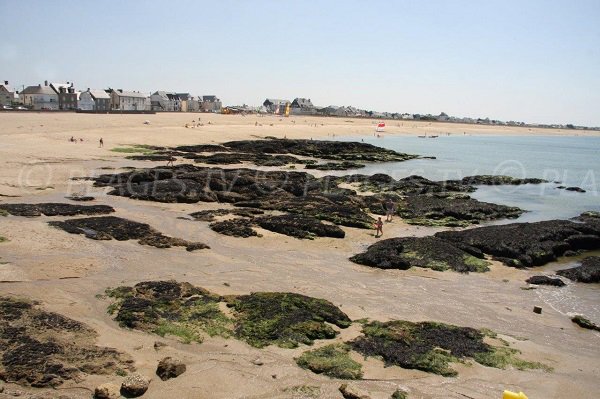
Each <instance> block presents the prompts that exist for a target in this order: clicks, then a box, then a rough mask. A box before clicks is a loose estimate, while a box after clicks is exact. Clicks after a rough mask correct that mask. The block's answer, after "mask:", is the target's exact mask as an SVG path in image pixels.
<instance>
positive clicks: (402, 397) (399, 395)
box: [390, 389, 408, 399]
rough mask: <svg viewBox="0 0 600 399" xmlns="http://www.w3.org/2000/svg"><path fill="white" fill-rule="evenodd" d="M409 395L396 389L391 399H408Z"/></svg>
mask: <svg viewBox="0 0 600 399" xmlns="http://www.w3.org/2000/svg"><path fill="white" fill-rule="evenodd" d="M407 398H408V393H407V392H405V391H401V390H400V389H396V391H395V392H394V393H393V394H392V396H390V399H407Z"/></svg>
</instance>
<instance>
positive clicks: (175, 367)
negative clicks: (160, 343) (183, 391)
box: [156, 357, 186, 381]
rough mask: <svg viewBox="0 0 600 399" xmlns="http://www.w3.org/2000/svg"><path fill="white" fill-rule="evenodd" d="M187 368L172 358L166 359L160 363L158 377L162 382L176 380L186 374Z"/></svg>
mask: <svg viewBox="0 0 600 399" xmlns="http://www.w3.org/2000/svg"><path fill="white" fill-rule="evenodd" d="M185 370H186V366H185V364H183V363H182V362H181V361H180V360H177V359H173V358H171V357H165V358H164V359H163V360H161V361H160V362H159V363H158V367H157V368H156V375H157V376H159V377H160V379H161V380H163V381H166V380H168V379H171V378H175V377H178V376H180V375H181V374H183V373H185Z"/></svg>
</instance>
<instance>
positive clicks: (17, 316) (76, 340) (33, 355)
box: [0, 297, 133, 387]
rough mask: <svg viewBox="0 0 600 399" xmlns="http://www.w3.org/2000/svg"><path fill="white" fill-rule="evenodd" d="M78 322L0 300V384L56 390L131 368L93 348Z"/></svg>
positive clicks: (122, 358) (91, 336)
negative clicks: (64, 384)
mask: <svg viewBox="0 0 600 399" xmlns="http://www.w3.org/2000/svg"><path fill="white" fill-rule="evenodd" d="M95 339H96V333H95V332H94V331H93V330H92V329H90V328H89V327H88V326H86V325H85V324H83V323H80V322H78V321H75V320H72V319H69V318H67V317H64V316H62V315H60V314H58V313H52V312H46V311H44V310H42V309H40V308H39V307H38V306H37V304H35V303H32V302H28V301H24V300H20V299H15V298H11V297H0V379H1V380H4V381H7V382H14V383H17V384H21V385H28V386H33V387H56V386H58V385H61V384H62V383H64V382H65V381H67V380H76V381H77V380H80V379H82V378H85V375H86V374H111V373H114V372H115V371H116V370H117V368H125V369H133V366H132V364H133V361H132V360H131V358H130V357H129V356H127V355H125V354H123V353H120V352H118V351H116V350H115V349H111V348H105V347H98V346H95V345H94V342H95Z"/></svg>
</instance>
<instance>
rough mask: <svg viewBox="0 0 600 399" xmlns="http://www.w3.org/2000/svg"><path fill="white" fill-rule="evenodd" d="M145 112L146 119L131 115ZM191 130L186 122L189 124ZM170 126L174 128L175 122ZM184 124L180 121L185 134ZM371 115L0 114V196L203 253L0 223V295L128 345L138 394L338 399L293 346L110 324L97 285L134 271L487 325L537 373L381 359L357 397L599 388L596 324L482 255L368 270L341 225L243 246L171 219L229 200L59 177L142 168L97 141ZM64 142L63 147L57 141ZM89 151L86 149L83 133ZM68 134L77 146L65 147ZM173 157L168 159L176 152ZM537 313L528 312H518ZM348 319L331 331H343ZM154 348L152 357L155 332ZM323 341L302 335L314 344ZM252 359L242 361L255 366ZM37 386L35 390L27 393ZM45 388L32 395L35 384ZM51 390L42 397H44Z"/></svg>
mask: <svg viewBox="0 0 600 399" xmlns="http://www.w3.org/2000/svg"><path fill="white" fill-rule="evenodd" d="M145 121H149V124H145V123H144V122H145ZM199 123H200V124H202V126H197V124H199ZM186 124H188V126H190V127H186ZM191 126H194V127H191ZM375 126H376V121H374V120H367V119H344V118H321V117H290V118H279V117H273V116H264V117H263V116H239V115H235V116H234V115H219V114H185V113H170V114H166V113H165V114H156V115H89V114H73V113H19V112H2V113H0V166H1V167H0V203H42V202H68V201H67V200H65V199H64V197H65V196H67V195H72V194H86V195H92V196H94V197H95V198H96V200H95V201H94V204H105V205H110V206H112V207H114V208H115V209H116V213H115V215H116V216H119V217H123V218H127V219H131V220H135V221H138V222H143V223H147V224H149V225H150V226H152V227H154V228H156V229H158V230H159V231H160V232H162V233H164V234H166V235H169V236H173V237H179V238H183V239H185V240H189V241H200V242H203V243H206V244H208V245H209V246H210V249H209V250H202V251H195V252H187V251H185V249H183V248H179V247H175V248H169V249H158V248H153V247H148V246H142V245H138V244H137V243H136V242H135V241H123V242H117V241H114V240H113V241H96V240H89V239H86V238H85V237H83V236H81V235H73V234H67V233H65V232H64V231H61V230H58V229H55V228H52V227H50V226H48V224H47V222H48V221H50V220H64V219H66V218H65V217H60V216H59V217H47V216H41V217H36V218H23V217H14V216H8V217H0V236H3V237H6V238H7V241H6V242H2V243H0V295H3V296H4V295H11V296H17V297H24V298H29V299H33V300H37V301H40V303H41V305H42V306H43V308H44V309H46V310H49V311H53V312H57V313H60V314H62V315H64V316H66V317H70V318H73V319H75V320H77V321H81V322H84V323H86V324H87V325H89V326H90V327H91V328H93V329H94V330H95V331H97V333H98V337H97V344H98V345H102V346H108V347H112V348H116V349H117V350H119V351H122V352H126V353H128V354H130V355H131V356H132V357H133V359H134V360H135V367H136V368H137V370H138V372H140V373H141V374H144V375H147V376H149V377H152V378H153V381H152V383H151V384H150V388H149V390H148V392H147V393H146V394H145V395H144V398H165V397H173V393H174V392H177V394H176V396H175V397H177V398H302V397H313V396H307V394H306V393H302V390H301V389H299V388H298V387H301V386H311V387H318V388H317V389H318V392H319V393H318V394H317V396H314V397H321V398H341V395H340V393H339V392H338V387H339V386H340V380H335V379H330V378H328V377H326V376H321V375H316V374H313V373H312V372H310V371H308V370H304V369H301V368H299V367H298V366H297V365H296V363H295V361H294V358H295V357H297V356H299V355H300V354H301V353H302V352H303V351H304V350H306V347H300V348H297V349H282V348H279V347H276V346H269V347H266V348H263V349H256V348H253V347H251V346H249V345H247V344H245V343H243V342H242V341H238V340H235V339H227V340H226V339H223V338H218V337H212V338H210V337H209V338H207V339H206V340H205V341H204V342H203V343H202V344H183V343H181V342H179V341H177V340H176V339H173V338H169V337H166V338H160V337H158V336H156V335H153V334H148V333H143V332H140V331H135V330H127V329H123V328H120V327H119V326H118V325H117V323H116V322H115V321H114V320H113V319H112V318H111V317H110V316H109V315H108V314H107V312H106V307H107V305H108V302H107V300H106V299H103V298H100V297H99V296H100V295H102V294H103V292H104V290H105V289H106V288H107V287H115V286H119V285H134V284H136V283H138V282H140V281H147V280H170V279H173V280H177V281H181V282H183V281H187V282H190V283H192V284H194V285H197V286H200V287H204V288H206V289H208V290H210V291H211V292H215V293H218V294H220V295H229V294H246V293H250V292H256V291H285V292H295V293H300V294H304V295H309V296H313V297H317V298H324V299H327V300H329V301H331V302H332V303H333V304H335V305H336V306H339V307H340V309H341V310H343V311H344V312H345V313H346V314H347V315H348V316H349V317H350V318H351V319H352V320H358V319H363V318H370V319H373V320H382V321H385V320H391V319H402V320H409V321H415V322H417V321H436V322H444V323H450V324H456V325H459V326H468V327H474V328H478V329H479V328H486V329H491V330H493V331H496V332H497V333H498V334H499V336H500V337H501V338H502V339H504V340H506V341H507V342H508V343H509V344H510V346H511V347H513V348H516V349H518V350H520V351H521V352H522V357H523V358H524V359H526V360H529V361H537V362H542V363H544V364H546V365H548V366H550V367H552V368H553V371H551V372H546V371H543V370H524V371H520V370H516V369H507V370H501V369H496V368H490V367H485V366H482V365H480V364H478V363H475V362H473V363H472V364H471V363H469V364H457V365H455V369H456V370H457V371H458V373H459V374H458V377H453V378H448V377H442V376H439V375H434V374H430V373H426V372H422V371H417V370H408V369H401V368H399V367H396V366H393V367H383V362H382V361H380V360H378V359H374V358H369V359H368V360H366V361H364V367H363V368H364V372H365V373H364V379H363V380H359V381H355V382H353V383H352V384H355V385H356V386H359V387H361V388H363V389H365V390H367V391H369V392H370V395H371V397H372V398H389V397H390V394H391V393H392V392H394V390H395V389H397V388H401V389H405V390H407V391H409V392H410V394H409V398H411V399H413V398H414V399H417V398H423V399H426V398H427V399H429V398H456V399H458V398H471V399H484V398H485V399H487V398H500V397H501V394H502V391H503V390H505V389H509V390H513V391H517V392H518V391H523V392H525V393H526V394H527V395H528V397H529V398H531V399H535V398H562V397H573V398H593V397H595V396H596V395H597V393H598V392H599V391H600V385H599V383H598V381H600V333H598V332H592V331H590V330H584V329H581V328H579V327H578V326H576V325H575V324H573V323H572V322H571V321H570V319H569V317H567V316H568V315H565V314H561V313H559V312H558V311H556V310H554V309H552V308H550V307H548V306H544V304H543V303H541V301H540V299H539V295H538V292H536V290H523V289H522V288H523V287H525V286H526V284H525V282H524V280H525V279H527V278H528V277H530V276H533V275H535V274H536V272H535V270H521V269H513V268H508V267H505V266H503V265H501V264H500V263H499V262H493V265H492V268H491V271H490V272H488V273H483V274H478V273H471V274H468V275H463V274H459V273H455V272H452V271H446V272H437V271H433V270H429V269H418V268H412V269H410V270H407V271H400V270H378V269H373V268H368V267H364V266H360V265H358V264H355V263H352V262H350V261H349V260H348V257H349V256H351V255H353V254H356V253H358V252H361V251H363V250H365V248H366V247H367V246H369V245H371V244H373V243H374V242H375V241H376V239H375V238H374V236H373V232H372V231H367V230H361V229H356V228H347V227H344V231H345V233H346V237H345V238H344V239H334V238H319V239H316V240H314V241H307V240H298V239H295V238H292V237H287V236H283V235H279V234H276V233H272V232H269V231H266V230H264V231H263V230H261V233H262V234H263V237H260V238H259V237H250V238H245V239H240V238H234V237H226V236H223V235H219V234H217V233H215V232H214V231H212V230H210V229H209V228H208V224H207V223H202V222H198V221H192V220H183V219H181V218H184V217H187V215H188V214H190V213H191V212H196V211H199V210H205V209H215V208H217V207H230V205H225V206H222V205H217V204H214V203H202V202H200V203H195V204H184V203H157V202H149V201H136V200H131V199H128V198H124V197H117V196H108V195H106V192H107V189H105V188H98V187H93V186H92V182H90V181H86V180H81V179H79V180H78V179H73V178H78V177H86V176H95V175H98V174H101V173H113V172H117V171H121V170H122V169H121V168H123V167H127V166H131V167H152V166H156V165H158V163H153V162H148V161H132V160H128V159H125V158H124V155H127V154H121V153H118V152H112V151H110V150H111V149H112V148H115V147H121V146H124V145H135V144H144V145H155V146H176V145H184V144H217V143H221V142H225V141H228V140H239V139H253V138H263V137H265V136H273V137H277V138H284V137H286V138H304V139H310V138H312V139H333V138H337V137H355V138H356V140H357V141H360V139H361V138H364V137H372V136H373V133H374V131H375ZM423 134H428V135H446V134H451V135H540V136H554V135H565V136H566V135H590V136H598V132H590V131H572V130H560V129H532V128H516V127H501V126H480V125H462V124H453V123H430V122H414V121H386V129H385V132H384V133H382V137H381V140H382V141H384V140H385V138H386V136H390V135H423ZM70 137H74V138H76V139H77V140H78V142H77V143H71V142H69V141H68V140H69V138H70ZM100 138H102V139H103V141H104V147H103V148H100V147H99V143H98V141H99V139H100ZM80 139H82V141H80ZM178 162H179V163H182V162H181V161H178ZM441 229H442V228H432V227H419V226H412V225H408V224H405V223H403V222H402V221H401V220H399V219H395V220H394V222H393V223H390V224H386V225H385V230H384V238H390V237H396V236H403V237H405V236H425V235H431V234H433V233H435V232H437V231H440V230H441ZM534 306H543V313H542V314H540V315H538V314H534V313H533V312H532V308H533V307H534ZM359 333H360V328H359V327H357V326H352V327H350V328H349V329H348V330H344V331H342V333H341V334H340V335H339V336H338V337H337V338H336V340H338V341H341V340H347V339H351V338H353V337H355V336H357V335H358V334H359ZM157 340H160V341H162V342H165V343H166V344H167V346H166V347H165V348H163V349H161V350H160V351H156V350H155V349H154V347H153V344H154V342H155V341H157ZM327 343H328V342H317V343H316V344H315V345H316V346H317V347H318V346H322V345H325V344H327ZM165 356H173V357H177V358H179V359H182V360H184V362H185V363H186V364H187V371H186V373H185V374H183V375H181V376H180V377H178V378H176V379H172V380H169V381H166V382H163V381H160V379H158V377H156V375H155V374H154V372H155V369H156V363H157V362H158V361H159V360H160V359H162V358H163V357H165ZM257 358H260V359H261V360H262V362H263V363H264V364H262V365H260V366H258V365H256V364H255V362H254V361H255V359H257ZM119 378H120V377H117V376H114V375H112V376H110V375H94V376H89V377H88V378H87V379H86V380H84V381H81V382H74V381H70V382H67V383H65V384H64V385H62V386H60V387H59V388H58V389H57V390H56V391H55V392H54V394H56V392H58V394H56V396H48V397H58V395H62V394H64V395H68V397H71V398H89V397H90V396H91V395H90V390H93V389H94V387H95V386H97V385H98V384H101V383H104V382H117V381H119ZM4 387H5V389H4V391H5V392H4V393H1V392H0V398H2V397H7V398H8V397H12V396H11V395H9V393H10V392H14V391H21V392H38V391H37V390H35V389H31V388H24V387H21V386H18V385H15V384H4ZM39 392H42V391H39ZM44 392H46V391H44ZM48 392H52V391H48Z"/></svg>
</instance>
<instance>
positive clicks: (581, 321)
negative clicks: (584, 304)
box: [571, 315, 600, 331]
mask: <svg viewBox="0 0 600 399" xmlns="http://www.w3.org/2000/svg"><path fill="white" fill-rule="evenodd" d="M571 321H572V322H573V323H575V324H577V325H578V326H579V327H581V328H586V329H588V330H595V331H600V326H598V325H596V324H595V323H593V322H591V321H590V320H588V319H587V318H585V317H583V316H581V315H577V316H574V317H573V318H572V319H571Z"/></svg>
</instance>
